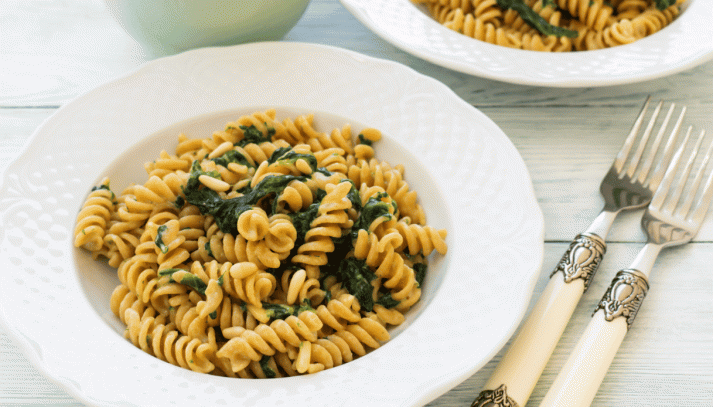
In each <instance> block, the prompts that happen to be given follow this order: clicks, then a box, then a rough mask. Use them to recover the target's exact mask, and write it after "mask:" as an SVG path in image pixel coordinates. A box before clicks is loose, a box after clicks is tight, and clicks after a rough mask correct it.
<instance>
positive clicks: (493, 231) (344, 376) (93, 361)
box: [0, 43, 543, 406]
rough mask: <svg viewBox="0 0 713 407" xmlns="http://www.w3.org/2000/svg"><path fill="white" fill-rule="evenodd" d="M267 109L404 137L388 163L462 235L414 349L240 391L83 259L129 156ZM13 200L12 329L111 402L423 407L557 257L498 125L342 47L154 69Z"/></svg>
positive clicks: (68, 116) (230, 51)
mask: <svg viewBox="0 0 713 407" xmlns="http://www.w3.org/2000/svg"><path fill="white" fill-rule="evenodd" d="M258 106H276V107H279V106H289V107H290V108H288V109H287V110H286V111H288V112H289V111H301V112H318V113H317V115H318V117H319V112H325V113H328V114H333V115H337V116H340V117H345V118H349V119H350V120H353V121H354V122H355V123H364V124H367V125H369V126H373V127H376V128H379V129H381V130H382V131H383V132H384V134H385V135H386V138H387V139H386V141H385V143H384V144H383V145H384V147H378V146H377V153H378V152H379V148H383V150H382V151H383V152H384V153H385V154H386V155H389V152H392V153H393V152H398V153H397V154H395V156H400V157H401V159H406V160H409V161H412V162H409V163H407V166H406V168H407V172H406V174H407V179H408V180H409V182H412V183H413V184H414V185H418V187H419V188H428V187H429V185H430V186H431V187H432V188H433V189H432V190H428V191H419V192H420V194H421V197H422V198H421V199H422V202H423V203H424V206H425V209H426V213H427V216H428V217H429V218H428V220H429V222H435V223H436V224H437V226H442V227H446V228H448V232H449V235H448V244H449V252H448V254H447V255H446V257H445V258H444V259H443V261H441V262H440V263H439V264H438V265H436V266H435V267H434V269H433V270H430V272H431V275H430V277H429V279H430V280H427V281H426V283H425V286H426V288H425V289H424V297H423V299H422V301H423V304H422V305H421V306H420V307H418V308H416V309H415V310H414V312H413V313H411V314H410V315H409V316H408V321H407V323H406V324H405V325H404V326H403V327H402V328H401V329H399V330H398V332H396V333H397V335H395V337H394V338H393V339H392V340H391V341H389V342H388V343H387V344H386V345H384V346H383V347H381V348H379V349H377V350H376V351H374V352H371V353H370V354H368V355H367V356H365V357H362V358H360V359H357V360H355V361H353V362H350V363H347V364H345V365H342V366H338V367H336V368H333V369H329V370H326V371H324V372H320V373H318V374H315V375H309V376H304V377H292V378H285V379H270V380H241V379H228V378H221V377H213V376H209V375H201V374H197V373H193V372H191V371H188V370H184V369H180V368H177V367H174V366H172V365H169V364H167V363H164V362H161V361H159V360H157V359H155V358H153V357H152V356H149V355H148V354H146V353H143V352H142V351H141V350H139V349H137V348H135V347H134V346H133V345H131V344H130V343H129V342H127V341H126V340H124V339H123V338H122V336H121V334H122V332H123V327H122V326H121V324H120V323H118V322H117V321H116V319H115V318H114V316H113V315H112V314H111V312H110V311H109V308H108V293H109V291H110V290H111V289H112V288H113V285H114V283H115V282H116V281H117V280H116V277H115V273H113V272H111V271H108V270H107V269H106V268H105V267H103V266H101V265H98V264H97V263H95V262H89V261H87V259H86V254H84V253H83V252H82V251H81V250H79V249H74V247H73V246H72V230H73V225H74V221H75V216H76V214H77V212H78V210H79V208H80V206H81V204H82V202H83V199H84V197H85V196H86V194H87V193H88V191H89V189H90V187H91V186H92V185H93V184H94V183H95V182H96V181H97V180H98V179H99V177H100V175H101V174H103V173H111V172H112V171H114V172H116V167H115V166H114V165H113V164H112V163H114V162H116V159H117V157H120V156H121V155H122V154H125V155H124V157H125V158H124V159H126V160H127V162H129V163H130V162H133V161H140V160H144V158H145V157H143V156H140V154H148V155H151V154H152V153H153V152H155V151H150V150H151V149H154V150H155V149H157V148H159V145H158V144H156V141H157V140H158V139H159V138H161V137H164V140H167V141H166V143H168V144H169V146H167V147H165V148H167V149H170V148H171V147H172V146H173V145H175V141H176V138H175V137H176V135H177V133H176V131H177V130H178V129H179V128H183V129H185V130H187V131H189V132H194V131H198V130H199V129H211V130H214V129H215V128H216V127H215V126H216V125H217V126H218V128H220V127H222V126H223V125H224V124H225V123H224V121H225V118H226V117H227V116H226V115H225V114H224V113H225V112H226V110H233V113H240V112H244V111H247V110H253V107H258ZM280 110H281V111H282V109H280ZM177 123H178V124H177ZM162 129H164V130H163V131H161V130H162ZM157 132H158V133H157ZM152 134H153V135H154V136H153V137H149V136H151V135H152ZM194 136H196V137H197V136H198V135H194ZM165 137H168V138H167V139H166V138H165ZM147 140H148V141H147ZM169 151H170V150H169ZM126 152H134V153H136V154H133V153H128V154H127V153H126ZM409 156H413V158H412V159H409V158H408V157H409ZM382 158H383V159H386V160H388V159H389V157H382ZM419 163H420V164H422V166H421V168H420V169H419ZM409 168H413V169H412V170H411V172H409ZM419 171H422V172H421V173H419ZM409 174H410V175H411V178H409ZM116 182H117V183H124V182H126V181H125V180H117V181H116ZM434 185H436V186H434ZM113 187H114V185H113ZM116 188H119V185H116ZM0 197H1V198H0V222H1V223H0V249H1V250H0V259H1V260H0V262H1V264H2V269H3V270H4V272H3V273H0V321H1V322H2V323H3V324H4V325H6V326H7V329H8V331H9V332H10V333H11V334H12V335H13V336H14V337H15V339H17V341H18V343H19V344H20V345H21V347H22V349H23V350H24V351H25V352H26V354H27V356H28V358H29V359H30V360H31V361H32V362H33V363H34V364H35V365H36V366H37V368H38V369H39V370H40V371H42V372H44V373H45V374H46V375H47V376H48V377H49V378H51V379H53V380H55V381H56V382H58V383H60V384H61V385H62V386H63V387H65V388H66V389H67V390H68V391H69V392H70V393H71V394H72V395H74V396H75V397H77V398H78V399H80V400H82V401H84V402H86V403H89V404H97V405H141V406H169V405H183V404H184V403H185V402H186V401H188V402H190V403H191V405H196V406H198V405H211V406H215V405H254V406H279V405H291V406H292V405H294V406H302V405H309V406H320V405H325V406H326V405H340V406H365V405H368V406H415V405H422V404H424V403H426V402H428V401H430V400H432V399H434V398H436V397H438V396H439V395H441V394H443V393H444V392H446V391H447V390H449V389H450V388H452V387H453V386H455V385H456V384H458V383H460V382H461V381H463V380H465V379H466V378H468V377H469V376H471V375H472V374H473V373H475V372H476V371H477V370H478V369H480V368H481V367H482V366H483V365H484V364H485V363H486V362H487V361H488V360H489V359H490V358H492V356H493V355H494V354H495V353H496V352H497V351H498V350H499V349H500V348H501V347H502V346H503V345H504V344H505V342H506V341H507V339H508V338H509V337H510V336H511V334H512V333H513V332H514V330H515V328H516V326H517V324H518V323H519V322H520V320H521V318H522V316H523V314H524V312H525V309H526V307H527V304H528V301H529V299H530V296H531V294H532V290H533V287H534V283H535V280H536V278H537V275H538V273H539V270H540V265H541V261H542V250H543V219H542V214H541V212H540V209H539V207H538V205H537V201H536V199H535V197H534V193H533V188H532V184H531V182H530V178H529V175H528V173H527V170H526V168H525V165H524V163H523V161H522V159H521V157H520V156H519V154H518V153H517V151H516V150H515V148H514V147H513V145H512V144H511V142H510V141H509V139H508V138H507V137H506V135H505V134H503V132H502V131H501V130H500V129H499V128H498V127H497V126H496V125H495V124H494V123H493V122H492V121H490V120H489V119H488V118H487V117H486V116H484V115H483V114H482V113H480V112H479V111H477V110H476V109H474V108H473V107H472V106H470V105H468V104H467V103H465V102H464V101H463V100H461V99H459V98H458V97H457V96H456V95H455V94H454V93H453V92H451V91H450V90H449V89H448V88H447V87H446V86H444V85H443V84H441V83H439V82H437V81H435V80H433V79H431V78H428V77H425V76H423V75H421V74H418V73H416V72H415V71H413V70H411V69H410V68H407V67H404V66H402V65H400V64H397V63H394V62H390V61H383V60H378V59H373V58H369V57H365V56H363V55H360V54H357V53H354V52H350V51H345V50H341V49H337V48H332V47H325V46H316V45H308V44H297V43H258V44H250V45H241V46H235V47H230V48H208V49H201V50H195V51H189V52H186V53H183V54H179V55H176V56H172V57H168V58H164V59H160V60H156V61H154V62H151V63H148V64H146V65H145V66H143V67H142V68H141V69H139V70H138V71H136V72H135V73H133V74H131V75H128V76H126V77H123V78H120V79H118V80H115V81H112V82H110V83H107V84H105V85H103V86H101V87H99V88H97V89H95V90H93V91H91V92H89V93H87V94H85V95H83V96H81V97H79V98H77V99H75V100H74V101H72V102H70V103H69V104H67V105H65V106H64V107H62V108H61V109H60V110H59V111H58V112H57V113H56V114H55V115H53V116H52V117H51V118H49V119H48V120H47V121H46V122H45V123H44V124H43V125H42V126H41V127H40V128H39V129H38V130H37V131H36V133H35V134H34V136H33V138H32V141H31V142H30V144H29V147H28V148H27V149H26V150H25V151H24V153H23V154H22V155H21V156H20V158H19V159H18V160H16V161H15V162H14V163H12V164H11V165H10V166H9V167H8V168H7V170H6V173H5V174H4V176H3V177H2V184H1V185H0ZM78 265H79V267H78Z"/></svg>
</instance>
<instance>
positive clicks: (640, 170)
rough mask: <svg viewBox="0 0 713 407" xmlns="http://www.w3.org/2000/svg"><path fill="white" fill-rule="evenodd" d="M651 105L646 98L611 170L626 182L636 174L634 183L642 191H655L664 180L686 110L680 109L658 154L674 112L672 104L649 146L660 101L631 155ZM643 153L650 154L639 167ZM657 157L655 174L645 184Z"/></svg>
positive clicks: (649, 99)
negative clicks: (647, 188) (640, 185)
mask: <svg viewBox="0 0 713 407" xmlns="http://www.w3.org/2000/svg"><path fill="white" fill-rule="evenodd" d="M650 102H651V97H648V98H647V99H646V102H645V103H644V105H643V107H642V108H641V112H640V113H639V116H638V117H637V118H636V121H635V122H634V125H633V126H632V128H631V132H630V133H629V135H628V136H627V138H626V140H625V141H624V145H623V146H622V149H621V151H619V154H617V157H616V159H615V161H614V166H615V168H617V171H618V172H619V173H620V174H621V176H622V177H623V176H627V177H628V178H629V179H634V175H635V174H636V179H637V180H638V182H639V183H641V184H642V185H643V186H645V187H649V185H650V187H651V189H652V190H653V189H656V188H657V187H658V184H659V183H660V182H661V179H662V178H663V175H664V171H665V170H666V168H667V167H668V165H669V163H670V162H671V157H672V155H673V152H674V150H675V145H676V139H677V137H678V133H679V131H680V129H681V124H682V123H683V117H684V116H685V114H686V107H685V106H683V107H682V108H681V112H680V114H679V116H678V118H677V120H676V123H675V124H674V126H673V128H672V129H671V132H670V133H669V136H668V139H667V140H666V145H665V147H664V148H663V150H662V151H661V152H660V153H659V152H658V151H659V147H660V145H661V142H662V141H663V137H664V135H665V133H666V130H667V128H668V126H669V122H670V120H671V117H672V116H673V113H674V110H675V108H676V104H675V103H671V105H670V107H669V109H668V112H667V113H666V115H665V116H664V118H663V120H662V122H661V125H660V126H659V131H658V132H657V133H656V136H655V137H654V139H653V141H652V142H651V145H649V141H650V138H651V134H652V133H653V129H654V127H655V125H656V122H657V120H658V117H659V114H660V112H661V108H662V107H663V104H664V101H663V100H661V101H659V103H658V104H657V105H656V107H655V108H654V110H653V112H652V113H651V117H650V118H649V121H648V123H647V125H646V128H645V130H644V132H643V135H642V136H641V137H640V138H639V144H638V145H637V146H636V149H635V150H634V152H633V153H632V147H634V143H635V142H636V140H637V136H638V133H639V131H640V130H641V127H642V125H643V123H644V118H645V116H646V112H647V110H648V107H649V104H650ZM647 146H648V149H647ZM646 150H648V151H649V154H646V159H645V160H644V162H643V164H642V165H639V164H640V160H641V157H642V156H644V151H646ZM657 157H658V158H659V159H658V160H656V162H657V163H658V164H657V166H656V168H655V169H654V173H653V174H652V175H651V178H650V179H649V180H647V179H646V178H647V177H648V176H649V173H650V171H651V167H652V166H653V163H654V160H655V159H656V158H657ZM627 162H629V164H628V167H627V169H626V171H625V172H624V171H622V169H623V168H624V165H625V164H626V163H627Z"/></svg>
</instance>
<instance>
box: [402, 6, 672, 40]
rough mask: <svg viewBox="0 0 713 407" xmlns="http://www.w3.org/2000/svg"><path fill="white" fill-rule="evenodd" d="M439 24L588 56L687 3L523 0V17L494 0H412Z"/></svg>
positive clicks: (653, 27) (643, 31) (663, 22)
mask: <svg viewBox="0 0 713 407" xmlns="http://www.w3.org/2000/svg"><path fill="white" fill-rule="evenodd" d="M411 1H412V2H413V3H414V4H417V5H423V6H424V7H425V10H426V11H427V12H428V13H429V14H430V15H431V16H432V17H433V18H434V19H435V20H436V21H437V22H438V23H440V24H442V25H444V26H445V27H447V28H450V29H452V30H454V31H457V32H459V33H461V34H464V35H467V36H469V37H472V38H475V39H477V40H480V41H485V42H488V43H491V44H495V45H501V46H505V47H510V48H517V49H524V50H531V51H547V52H566V51H587V50H596V49H602V48H609V47H614V46H618V45H623V44H628V43H631V42H634V41H636V40H639V39H641V38H644V37H646V36H649V35H652V34H654V33H656V32H658V31H660V30H661V29H663V28H664V27H666V26H667V25H669V24H671V22H672V21H673V19H674V18H675V17H676V16H678V14H679V13H680V12H681V6H682V4H683V3H684V2H685V1H686V0H661V1H656V0H613V1H605V0H523V2H522V4H521V5H522V6H523V7H522V8H525V9H527V10H526V11H529V12H531V13H525V14H526V15H525V16H523V12H522V11H521V10H517V11H516V10H515V9H514V8H508V9H503V8H501V7H500V5H499V1H498V0H470V1H466V0H411Z"/></svg>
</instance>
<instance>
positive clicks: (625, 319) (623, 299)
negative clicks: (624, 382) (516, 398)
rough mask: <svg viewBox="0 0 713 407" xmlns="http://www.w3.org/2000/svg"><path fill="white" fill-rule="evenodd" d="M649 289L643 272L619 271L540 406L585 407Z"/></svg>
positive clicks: (592, 396) (589, 403)
mask: <svg viewBox="0 0 713 407" xmlns="http://www.w3.org/2000/svg"><path fill="white" fill-rule="evenodd" d="M648 290H649V283H648V279H647V277H646V274H644V273H642V272H641V271H639V270H636V269H624V270H621V271H619V272H618V273H617V274H616V277H614V280H612V283H611V285H610V286H609V288H608V289H607V291H606V293H605V294H604V296H603V297H602V300H601V301H600V302H599V305H598V306H597V308H596V309H595V311H594V315H593V316H592V320H591V321H590V322H589V325H587V328H586V329H585V331H584V333H583V334H582V337H581V339H580V340H579V342H578V343H577V345H576V346H575V348H574V350H573V351H572V353H571V354H570V357H569V359H567V362H566V363H565V364H564V366H563V367H562V370H561V371H560V373H559V374H558V375H557V378H555V381H554V383H553V384H552V387H550V389H549V390H548V391H547V394H546V395H545V398H544V399H543V400H542V403H541V404H540V407H555V406H558V407H587V406H589V405H591V404H592V400H594V396H595V395H596V394H597V390H598V389H599V386H600V385H601V383H602V380H603V379H604V376H605V375H606V373H607V370H608V369H609V366H610V365H611V362H612V361H613V360H614V356H615V355H616V352H617V350H618V349H619V346H620V345H621V343H622V341H623V340H624V336H625V335H626V332H627V331H628V330H629V327H630V326H631V324H632V322H633V321H634V318H635V317H636V313H637V312H638V311H639V307H641V303H642V301H643V300H644V297H645V296H646V293H647V292H648Z"/></svg>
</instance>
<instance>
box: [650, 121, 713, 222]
mask: <svg viewBox="0 0 713 407" xmlns="http://www.w3.org/2000/svg"><path fill="white" fill-rule="evenodd" d="M692 132H693V127H689V128H688V130H687V132H686V136H685V137H684V139H683V141H682V142H681V145H680V146H679V148H678V151H676V154H675V155H674V157H673V159H672V161H671V165H670V166H669V167H668V169H667V170H666V173H665V175H664V176H663V179H662V181H661V184H660V185H659V187H658V189H657V191H656V193H655V194H654V197H653V199H652V200H651V204H650V206H651V207H652V208H656V209H657V210H663V211H665V212H668V213H670V214H671V215H674V216H679V217H682V218H686V219H687V220H690V221H692V222H694V223H698V222H700V221H702V219H703V217H704V216H705V214H706V212H707V210H708V206H709V204H710V201H711V197H712V196H713V186H712V184H713V172H711V173H710V174H709V176H708V180H707V181H706V184H705V187H704V188H703V189H701V188H700V186H701V182H702V181H703V178H704V177H705V174H706V168H707V167H708V165H709V163H710V161H711V154H713V142H712V143H711V144H710V145H709V146H708V149H707V151H706V154H705V156H703V158H702V159H701V160H700V163H699V165H698V171H696V172H695V173H694V179H693V180H692V181H691V182H689V178H690V177H691V172H692V170H693V168H694V166H695V164H696V162H697V160H698V157H699V153H700V151H701V145H702V144H703V140H704V138H705V131H701V132H700V134H699V136H698V139H697V140H696V142H695V144H694V146H693V148H692V149H691V151H689V152H688V158H687V160H685V165H684V167H683V169H682V170H681V171H679V167H680V166H681V164H682V163H683V162H684V155H685V154H686V149H687V148H688V143H689V139H690V138H691V133H692ZM674 181H676V182H677V183H676V185H675V187H674V188H671V186H672V184H673V182H674ZM684 193H685V200H684V201H683V202H682V203H681V202H680V201H681V197H682V196H683V195H684ZM696 198H698V200H697V201H696V205H695V209H694V211H693V212H692V214H689V211H690V209H691V206H692V205H693V203H694V200H695V199H696ZM679 204H680V205H679ZM689 215H690V216H689Z"/></svg>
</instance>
